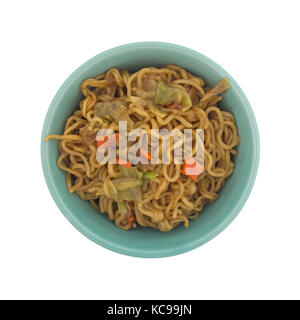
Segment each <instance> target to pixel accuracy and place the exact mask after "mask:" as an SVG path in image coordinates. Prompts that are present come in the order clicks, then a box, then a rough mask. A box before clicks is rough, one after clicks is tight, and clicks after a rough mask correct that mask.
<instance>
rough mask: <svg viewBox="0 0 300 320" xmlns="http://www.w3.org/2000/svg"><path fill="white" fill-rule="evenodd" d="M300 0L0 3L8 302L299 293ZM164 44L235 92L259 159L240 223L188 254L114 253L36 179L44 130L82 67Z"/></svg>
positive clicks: (2, 254) (0, 219) (0, 228)
mask: <svg viewBox="0 0 300 320" xmlns="http://www.w3.org/2000/svg"><path fill="white" fill-rule="evenodd" d="M298 5H299V1H288V0H286V1H229V0H227V1H212V0H209V1H208V0H206V1H198V0H197V1H189V0H185V1H182V0H180V1H175V0H173V1H166V0H164V1H162V0H160V1H155V0H152V1H143V0H139V1H132V0H131V1H129V0H127V1H117V0H114V1H2V2H1V4H0V33H1V38H0V40H1V42H0V43H1V51H0V55H1V59H0V82H1V83H0V88H1V124H0V130H1V144H0V150H1V157H0V161H1V166H0V168H1V175H0V188H1V202H0V206H1V210H0V298H2V299H12V298H17V299H25V298H26V299H46V298H50V299H52V298H56V299H73V298H75V299H77V298H83V299H88V298H91V299H137V298H140V299H247V298H249V299H279V298H283V299H287V298H292V299H295V298H298V299H299V298H300V288H299V285H300V271H299V270H300V248H299V245H300V210H299V198H300V194H299V191H300V184H299V178H300V176H299V171H300V169H299V167H300V166H299V160H300V159H299V156H300V152H299V148H300V147H299V129H300V105H299V71H300V70H299V69H300V68H299V67H300V63H299V60H300V50H299V30H300V22H299V21H300V19H299V6H298ZM147 40H148V41H151V40H152V41H167V42H173V43H177V44H181V45H184V46H187V47H190V48H192V49H194V50H197V51H199V52H201V53H203V54H205V55H207V56H208V57H210V58H211V59H213V60H214V61H216V62H217V63H219V64H220V65H221V66H223V67H224V68H225V70H227V71H228V72H229V73H230V74H231V75H232V76H233V77H234V78H235V79H236V80H237V82H238V83H239V84H240V86H241V87H242V89H243V90H244V92H245V93H246V95H247V96H248V98H249V100H250V103H251V105H252V107H253V110H254V112H255V115H256V118H257V122H258V127H259V130H260V139H261V160H260V167H259V172H258V176H257V180H256V183H255V185H254V189H253V191H252V193H251V195H250V197H249V200H248V202H247V203H246V205H245V206H244V208H243V209H242V211H241V213H240V214H239V215H238V217H237V218H236V219H235V220H234V222H233V223H232V224H231V225H230V226H229V227H228V228H227V229H226V230H225V231H224V232H223V233H221V234H220V235H219V236H218V237H216V238H215V239H213V240H212V241H210V242H209V243H207V244H205V245H204V246H202V247H200V248H198V249H196V250H193V251H191V252H188V253H185V254H182V255H179V256H175V257H170V258H163V259H140V258H132V257H127V256H123V255H120V254H117V253H113V252H110V251H108V250H106V249H104V248H102V247H100V246H98V245H96V244H94V243H93V242H91V241H90V240H88V239H86V238H85V237H84V236H83V235H81V234H80V233H79V232H78V231H77V230H76V229H75V228H73V227H72V226H71V224H70V223H69V222H68V221H67V220H66V219H65V218H64V216H63V215H62V214H61V213H60V211H59V209H58V208H57V207H56V205H55V203H54V201H53V200H52V198H51V196H50V194H49V192H48V189H47V186H46V183H45V181H44V177H43V173H42V169H41V161H40V135H41V130H42V125H43V120H44V117H45V115H46V112H47V109H48V107H49V105H50V102H51V100H52V98H53V96H54V94H55V92H56V91H57V90H58V88H59V86H60V85H61V84H62V82H63V81H64V80H65V79H66V78H67V76H69V74H70V73H71V72H73V71H74V70H75V69H76V68H77V67H78V66H79V65H81V64H82V63H83V62H85V61H86V60H88V59H89V58H91V57H93V56H94V55H96V54H98V53H100V52H102V51H104V50H106V49H109V48H111V47H114V46H117V45H120V44H125V43H129V42H136V41H147Z"/></svg>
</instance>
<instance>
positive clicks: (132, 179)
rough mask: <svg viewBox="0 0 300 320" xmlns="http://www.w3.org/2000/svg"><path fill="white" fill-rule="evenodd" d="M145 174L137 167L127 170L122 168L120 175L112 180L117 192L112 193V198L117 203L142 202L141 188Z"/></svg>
mask: <svg viewBox="0 0 300 320" xmlns="http://www.w3.org/2000/svg"><path fill="white" fill-rule="evenodd" d="M142 177H143V172H140V171H139V170H138V169H137V168H136V167H131V168H126V167H122V166H120V174H119V176H118V177H117V178H115V179H112V180H110V181H109V182H110V183H111V184H112V185H113V187H114V189H115V192H114V193H113V192H110V198H112V199H113V200H115V201H125V200H127V201H132V200H133V201H140V200H141V199H142V190H141V186H142V183H143V180H142Z"/></svg>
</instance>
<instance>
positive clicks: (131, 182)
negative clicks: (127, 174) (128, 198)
mask: <svg viewBox="0 0 300 320" xmlns="http://www.w3.org/2000/svg"><path fill="white" fill-rule="evenodd" d="M111 182H112V183H113V184H114V186H115V187H116V189H117V190H118V191H122V190H127V189H130V188H134V187H137V186H140V185H141V180H139V179H135V178H116V179H112V180H111Z"/></svg>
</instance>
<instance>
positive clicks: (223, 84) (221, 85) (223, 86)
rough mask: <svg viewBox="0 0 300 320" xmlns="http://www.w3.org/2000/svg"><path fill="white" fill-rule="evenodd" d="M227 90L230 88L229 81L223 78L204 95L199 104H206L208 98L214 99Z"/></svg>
mask: <svg viewBox="0 0 300 320" xmlns="http://www.w3.org/2000/svg"><path fill="white" fill-rule="evenodd" d="M229 88H230V81H229V79H228V78H223V79H222V80H220V81H219V82H218V83H217V84H216V85H215V86H214V87H213V88H212V89H211V90H209V91H208V92H206V93H205V95H204V97H203V98H202V99H201V100H200V104H203V103H204V102H207V101H208V100H209V99H210V98H212V97H215V96H217V95H218V94H220V93H224V92H226V91H227V90H228V89H229Z"/></svg>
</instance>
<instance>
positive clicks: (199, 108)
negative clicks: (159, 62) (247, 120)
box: [45, 65, 240, 231]
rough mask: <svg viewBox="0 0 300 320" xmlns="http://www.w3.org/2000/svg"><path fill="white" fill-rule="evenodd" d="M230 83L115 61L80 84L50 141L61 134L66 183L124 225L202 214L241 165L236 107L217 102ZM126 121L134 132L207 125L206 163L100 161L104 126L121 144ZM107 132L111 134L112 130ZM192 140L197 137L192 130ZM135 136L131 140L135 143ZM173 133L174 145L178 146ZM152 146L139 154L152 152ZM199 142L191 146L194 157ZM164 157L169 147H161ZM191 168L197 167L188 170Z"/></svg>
mask: <svg viewBox="0 0 300 320" xmlns="http://www.w3.org/2000/svg"><path fill="white" fill-rule="evenodd" d="M229 88H230V83H229V80H228V79H227V78H224V79H221V80H220V82H218V83H217V84H216V85H215V86H214V87H212V88H211V87H209V86H207V85H206V84H205V82H204V81H203V80H202V79H201V78H199V77H197V76H195V75H192V74H191V73H189V72H188V71H186V70H185V69H183V68H181V67H179V66H175V65H166V66H164V67H162V68H154V67H148V68H143V69H140V70H139V71H137V72H135V73H133V74H131V73H129V72H128V71H119V70H118V69H116V68H113V69H110V70H108V71H107V72H106V73H104V74H101V75H99V76H97V77H95V78H90V79H86V80H84V81H83V82H82V84H81V91H82V93H83V95H84V98H83V100H81V101H80V104H79V106H78V108H77V109H76V110H75V111H74V113H73V114H72V115H71V116H70V117H69V118H68V119H67V120H66V123H65V128H64V132H63V133H62V134H61V135H56V134H51V135H48V136H47V137H46V138H45V141H49V140H51V139H57V140H58V141H59V143H58V148H59V157H58V160H57V165H58V167H59V168H60V169H62V170H64V171H65V172H66V186H67V188H68V190H69V192H70V193H76V194H77V195H78V196H79V197H80V198H81V199H83V200H87V201H89V202H90V203H91V205H92V206H93V207H95V208H96V209H97V210H99V211H100V212H101V213H106V214H107V216H108V218H109V219H110V220H112V221H114V222H115V224H116V225H117V226H118V227H119V228H121V229H123V230H129V229H132V228H135V227H137V226H138V225H139V226H142V227H152V228H155V229H159V230H160V231H169V230H171V229H173V228H174V227H176V226H178V225H179V224H181V223H183V224H184V226H185V227H188V226H189V220H190V219H195V218H197V217H198V215H199V213H200V212H201V211H202V210H203V208H204V207H205V205H206V204H207V203H211V202H213V201H215V200H216V199H217V198H218V195H219V191H220V189H221V188H222V186H223V185H224V183H225V180H226V178H227V177H228V176H230V175H231V174H232V172H233V170H234V156H236V155H237V150H236V147H237V145H238V144H239V143H240V138H239V135H238V129H237V126H236V123H235V118H234V116H233V114H232V113H230V112H228V111H225V110H223V109H222V108H220V107H219V106H218V104H219V102H220V101H221V100H222V96H221V94H222V93H224V92H226V91H227V90H228V89H229ZM119 121H126V122H127V130H128V132H129V131H130V130H133V129H143V130H145V132H146V133H147V134H148V135H150V132H151V130H152V129H162V128H165V129H167V130H169V131H172V130H173V129H178V130H180V131H181V132H183V130H184V129H203V131H204V157H203V158H204V163H203V166H201V165H200V164H198V163H197V162H195V160H194V162H193V161H190V162H188V161H186V162H184V163H175V162H174V161H173V162H172V160H174V159H173V156H172V153H171V163H170V164H164V163H161V162H160V163H157V164H152V163H151V162H150V161H149V163H148V164H142V163H138V164H135V165H134V164H132V163H130V162H129V161H122V160H121V159H119V158H118V155H119V153H118V152H119V151H118V150H117V157H116V163H106V164H104V163H99V162H98V161H97V150H98V148H101V147H105V145H106V146H107V139H106V140H105V139H104V140H102V141H98V140H97V133H98V132H99V130H100V129H112V130H113V131H114V132H115V135H114V138H115V140H114V141H115V142H116V144H117V146H118V143H119V141H118V139H119V135H118V133H119ZM106 138H107V137H106ZM192 140H193V142H195V141H194V140H195V137H194V136H192ZM131 145H132V142H128V148H129V147H130V146H131ZM174 148H175V146H174V140H172V139H171V147H170V150H171V151H172V150H174ZM150 151H151V149H150V146H149V147H147V149H144V150H142V149H141V150H140V151H139V153H140V155H142V156H144V157H145V158H147V159H148V160H150V159H151V152H150ZM195 152H196V148H193V149H192V156H194V155H195ZM159 155H160V157H161V156H162V149H161V147H160V148H159ZM189 167H194V168H195V167H197V168H198V169H200V170H198V171H197V173H196V174H189V173H188V172H189V171H188V169H189Z"/></svg>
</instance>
